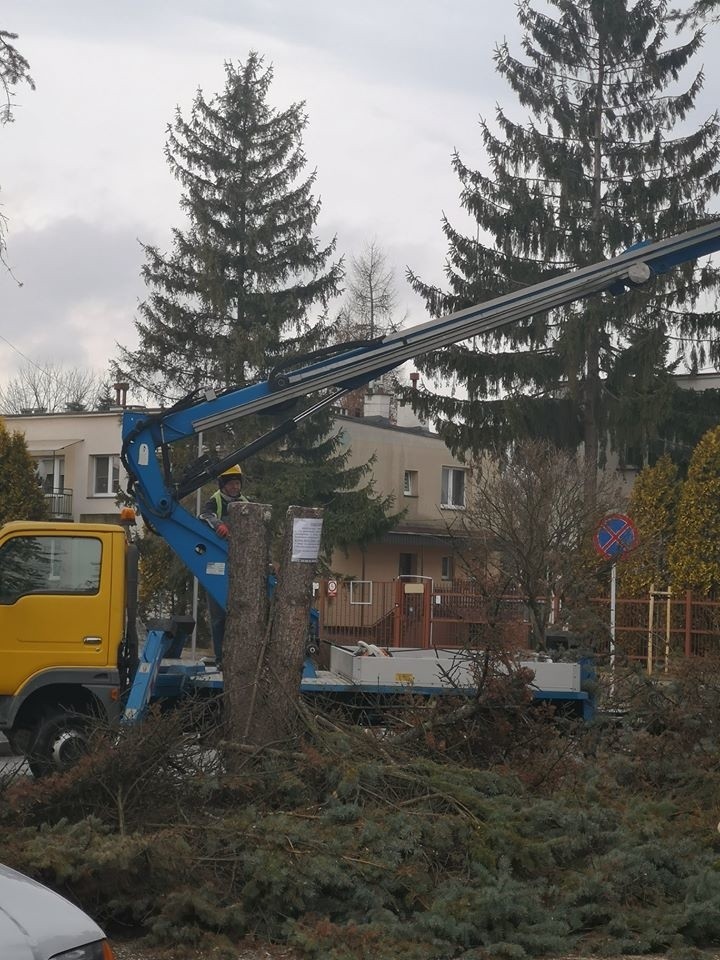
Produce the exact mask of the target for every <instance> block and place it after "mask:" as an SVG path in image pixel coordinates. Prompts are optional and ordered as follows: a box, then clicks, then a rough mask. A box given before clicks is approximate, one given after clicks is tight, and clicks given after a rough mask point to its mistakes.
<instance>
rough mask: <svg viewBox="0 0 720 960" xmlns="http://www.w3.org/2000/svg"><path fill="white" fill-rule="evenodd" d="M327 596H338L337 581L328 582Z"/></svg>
mask: <svg viewBox="0 0 720 960" xmlns="http://www.w3.org/2000/svg"><path fill="white" fill-rule="evenodd" d="M327 595H328V596H329V597H335V596H337V580H328V582H327Z"/></svg>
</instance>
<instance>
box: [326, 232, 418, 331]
mask: <svg viewBox="0 0 720 960" xmlns="http://www.w3.org/2000/svg"><path fill="white" fill-rule="evenodd" d="M396 308H397V294H396V292H395V277H394V275H393V271H392V268H391V267H390V266H389V265H388V262H387V256H386V254H385V252H384V250H383V249H382V247H381V246H380V245H379V243H378V242H377V240H371V241H370V242H369V243H367V244H366V245H365V247H364V249H363V251H362V253H361V254H360V255H359V256H357V257H351V258H350V269H349V271H348V284H347V291H346V295H345V302H344V304H343V306H342V308H341V310H340V313H339V314H338V333H339V339H340V340H372V339H373V338H374V337H379V336H382V335H383V334H385V333H389V332H391V331H394V330H397V329H398V327H399V326H401V325H402V322H403V320H404V317H403V318H402V319H401V320H397V319H395V317H394V314H395V310H396Z"/></svg>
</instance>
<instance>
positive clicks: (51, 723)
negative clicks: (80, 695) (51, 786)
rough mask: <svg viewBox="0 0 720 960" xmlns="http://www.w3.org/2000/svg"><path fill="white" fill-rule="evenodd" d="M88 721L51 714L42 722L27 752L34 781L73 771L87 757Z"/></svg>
mask: <svg viewBox="0 0 720 960" xmlns="http://www.w3.org/2000/svg"><path fill="white" fill-rule="evenodd" d="M87 748H88V739H87V717H84V716H83V715H82V714H79V713H68V712H67V711H65V710H58V709H55V710H50V711H48V713H47V714H46V715H45V716H44V718H43V719H42V720H41V721H40V723H39V724H38V727H37V731H36V733H35V738H34V740H33V742H32V744H31V746H30V749H29V750H28V755H27V760H28V766H29V767H30V770H31V771H32V774H33V776H35V777H46V776H49V775H50V774H51V773H59V772H61V771H63V770H68V769H69V768H70V767H72V766H73V765H74V764H75V763H77V761H78V760H79V759H80V757H82V756H84V755H85V754H86V753H87Z"/></svg>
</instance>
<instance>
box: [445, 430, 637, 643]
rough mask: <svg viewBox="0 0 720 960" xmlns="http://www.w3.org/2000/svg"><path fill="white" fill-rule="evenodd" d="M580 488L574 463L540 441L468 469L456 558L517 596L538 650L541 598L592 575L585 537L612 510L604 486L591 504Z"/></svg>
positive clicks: (543, 611) (571, 589) (544, 605)
mask: <svg viewBox="0 0 720 960" xmlns="http://www.w3.org/2000/svg"><path fill="white" fill-rule="evenodd" d="M586 490H587V485H586V476H585V468H584V466H583V465H582V463H581V461H580V460H579V459H578V458H577V457H576V456H575V455H573V454H571V453H567V452H562V451H559V450H557V448H555V447H554V446H553V445H552V444H549V443H547V442H539V441H526V442H522V443H518V444H517V445H516V446H514V447H513V448H512V449H511V450H509V451H508V452H507V453H504V454H502V455H501V456H500V458H499V459H498V460H491V459H490V458H486V459H483V460H481V461H479V462H477V463H476V464H475V466H474V468H473V482H472V484H471V487H470V496H469V501H470V502H469V505H468V509H467V510H466V513H465V515H464V517H463V520H462V528H463V533H464V542H465V544H466V546H465V547H464V548H463V552H462V561H463V563H464V565H465V566H466V568H467V569H468V571H469V572H471V573H472V574H474V575H475V576H479V577H480V578H481V579H485V580H489V581H490V582H491V583H492V584H494V586H495V588H496V589H497V590H499V591H505V590H509V589H514V590H517V591H518V592H519V593H520V594H521V596H522V597H523V599H524V601H525V602H526V603H527V608H528V611H529V616H530V623H531V628H532V632H533V639H534V642H535V644H536V645H537V646H538V647H539V648H540V649H544V648H545V645H546V644H545V636H546V630H547V617H548V612H549V604H548V602H547V601H548V599H549V598H550V597H552V596H560V597H565V598H566V597H568V595H572V594H573V593H577V592H579V591H580V588H581V586H583V585H584V584H585V583H586V582H587V580H588V577H590V576H593V575H596V574H597V571H598V562H597V557H595V556H594V554H593V551H592V547H591V539H592V535H593V532H594V531H595V530H596V528H597V524H598V521H599V520H600V518H601V517H602V516H603V515H605V514H606V513H607V512H608V511H609V510H611V509H613V508H614V509H617V508H618V505H619V500H618V496H619V494H618V492H617V490H614V489H613V488H612V486H611V485H610V483H609V482H608V481H605V480H601V481H600V482H599V483H598V491H597V496H596V498H595V499H594V500H592V501H588V499H587V497H586Z"/></svg>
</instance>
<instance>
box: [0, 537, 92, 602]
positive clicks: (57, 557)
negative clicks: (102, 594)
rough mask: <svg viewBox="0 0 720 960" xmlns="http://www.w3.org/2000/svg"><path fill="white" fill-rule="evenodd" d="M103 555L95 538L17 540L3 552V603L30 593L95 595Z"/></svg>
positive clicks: (0, 562)
mask: <svg viewBox="0 0 720 960" xmlns="http://www.w3.org/2000/svg"><path fill="white" fill-rule="evenodd" d="M101 555H102V545H101V543H100V541H99V540H97V539H96V538H94V537H14V538H13V539H12V540H9V541H8V542H7V543H6V544H5V545H4V546H3V548H2V549H1V550H0V603H14V602H15V601H16V600H17V599H18V598H19V597H22V596H24V595H25V594H27V593H82V594H95V593H97V592H98V590H99V588H100V559H101Z"/></svg>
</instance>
